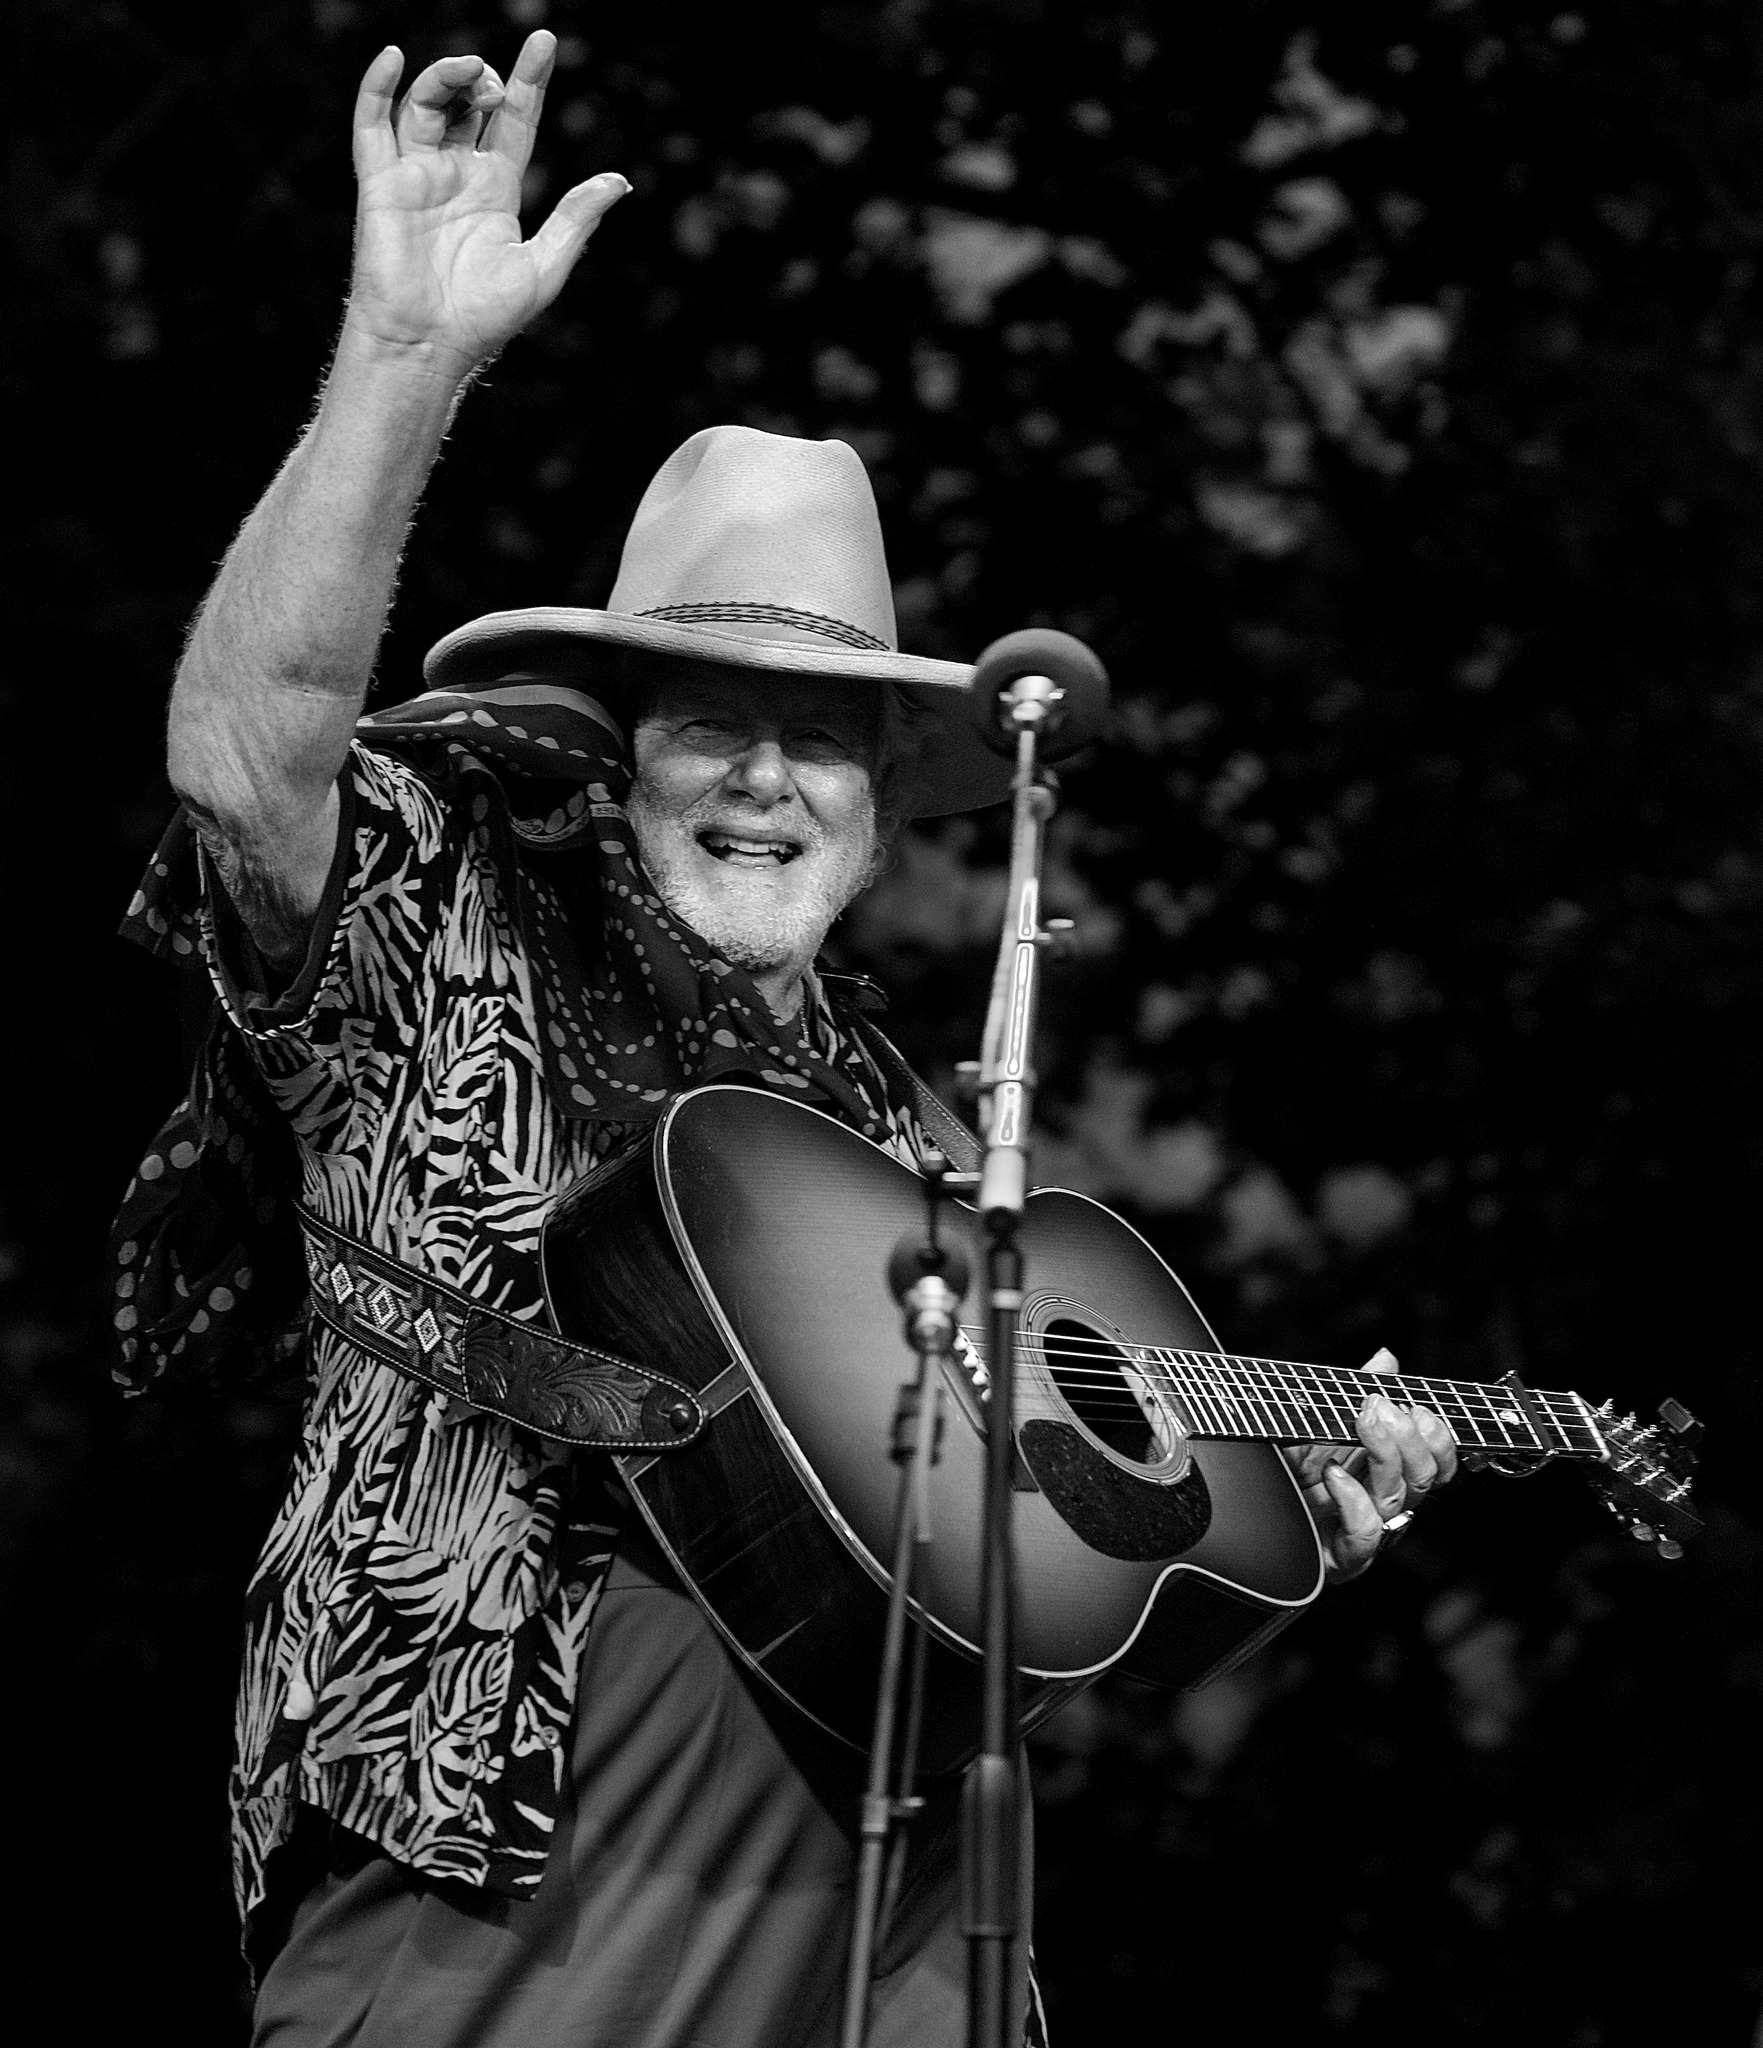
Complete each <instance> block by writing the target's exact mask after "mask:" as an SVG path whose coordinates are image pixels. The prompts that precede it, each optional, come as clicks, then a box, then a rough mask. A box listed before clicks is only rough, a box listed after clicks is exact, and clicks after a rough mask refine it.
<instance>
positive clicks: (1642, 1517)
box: [1587, 1401, 1702, 1557]
mask: <svg viewBox="0 0 1763 2048" xmlns="http://www.w3.org/2000/svg"><path fill="white" fill-rule="evenodd" d="M1592 1420H1593V1421H1594V1422H1595V1423H1596V1424H1597V1428H1598V1434H1599V1435H1600V1436H1601V1437H1602V1438H1603V1439H1604V1455H1603V1457H1602V1458H1601V1459H1600V1460H1599V1462H1598V1463H1597V1464H1595V1465H1592V1466H1590V1467H1589V1468H1588V1471H1587V1477H1588V1478H1589V1479H1590V1480H1591V1483H1592V1484H1593V1486H1595V1487H1596V1488H1597V1489H1598V1491H1599V1493H1600V1494H1601V1495H1602V1496H1603V1498H1604V1504H1605V1505H1606V1506H1607V1507H1608V1508H1609V1510H1610V1512H1611V1513H1612V1514H1613V1515H1614V1516H1615V1517H1616V1519H1617V1520H1618V1521H1619V1522H1621V1523H1622V1524H1623V1526H1624V1527H1625V1528H1626V1529H1627V1530H1628V1533H1629V1534H1630V1535H1631V1536H1632V1537H1634V1538H1635V1540H1636V1541H1637V1542H1639V1543H1656V1544H1657V1545H1658V1546H1659V1555H1660V1556H1661V1557H1681V1556H1682V1555H1683V1546H1684V1545H1685V1544H1686V1543H1688V1542H1689V1540H1690V1539H1691V1537H1693V1536H1696V1535H1699V1534H1700V1532H1701V1527H1702V1523H1701V1518H1700V1517H1699V1516H1698V1515H1697V1514H1696V1513H1695V1511H1694V1509H1693V1508H1692V1507H1691V1505H1690V1481H1691V1479H1692V1478H1693V1477H1694V1475H1695V1469H1696V1445H1697V1444H1698V1443H1700V1441H1701V1439H1702V1425H1701V1424H1700V1423H1699V1422H1698V1421H1697V1420H1696V1418H1695V1417H1694V1416H1693V1415H1692V1414H1691V1413H1690V1411H1689V1410H1688V1409H1687V1408H1686V1407H1684V1405H1683V1404H1682V1402H1681V1401H1662V1402H1661V1403H1660V1404H1659V1420H1658V1421H1657V1422H1649V1423H1646V1424H1645V1425H1643V1424H1641V1423H1638V1422H1637V1421H1636V1420H1635V1418H1634V1417H1633V1416H1632V1415H1623V1416H1618V1415H1617V1414H1616V1413H1615V1411H1614V1410H1613V1408H1612V1407H1611V1404H1610V1403H1609V1402H1608V1401H1606V1402H1605V1403H1604V1405H1603V1407H1602V1408H1599V1409H1597V1410H1596V1411H1595V1412H1594V1413H1593V1416H1592Z"/></svg>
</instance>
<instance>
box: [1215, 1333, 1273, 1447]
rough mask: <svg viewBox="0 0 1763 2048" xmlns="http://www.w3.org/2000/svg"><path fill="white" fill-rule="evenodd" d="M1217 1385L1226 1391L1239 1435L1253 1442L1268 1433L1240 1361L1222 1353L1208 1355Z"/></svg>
mask: <svg viewBox="0 0 1763 2048" xmlns="http://www.w3.org/2000/svg"><path fill="white" fill-rule="evenodd" d="M1208 1356H1209V1358H1210V1363H1211V1366H1212V1369H1213V1373H1214V1378H1215V1381H1216V1383H1217V1384H1219V1385H1221V1386H1222V1387H1223V1389H1224V1392H1225V1396H1226V1399H1227V1400H1228V1401H1229V1404H1230V1408H1231V1412H1232V1413H1233V1415H1234V1416H1235V1418H1236V1425H1237V1433H1238V1434H1239V1435H1240V1436H1243V1437H1246V1438H1248V1439H1250V1440H1251V1441H1253V1440H1254V1439H1256V1438H1259V1437H1261V1436H1263V1435H1265V1434H1266V1433H1267V1429H1266V1418H1265V1417H1264V1416H1258V1415H1257V1414H1256V1412H1255V1410H1256V1406H1257V1403H1256V1400H1255V1395H1254V1390H1253V1387H1252V1385H1251V1383H1250V1382H1249V1381H1248V1379H1247V1378H1246V1377H1245V1376H1244V1374H1243V1373H1242V1372H1241V1370H1240V1369H1239V1361H1238V1360H1237V1359H1235V1358H1232V1357H1229V1356H1228V1355H1226V1354H1222V1353H1212V1354H1209V1355H1208Z"/></svg>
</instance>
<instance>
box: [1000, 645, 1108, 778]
mask: <svg viewBox="0 0 1763 2048" xmlns="http://www.w3.org/2000/svg"><path fill="white" fill-rule="evenodd" d="M967 691H968V696H967V704H968V709H969V711H970V712H971V713H972V715H973V721H974V723H975V725H977V726H978V728H979V732H980V737H981V738H982V739H983V740H984V741H985V743H986V745H987V746H988V747H990V748H991V749H992V751H993V752H994V753H997V754H1014V753H1015V752H1016V736H1017V734H1018V732H1019V731H1020V730H1021V729H1022V727H1023V726H1025V725H1032V726H1033V727H1034V728H1035V736H1036V748H1035V751H1036V753H1037V755H1038V756H1039V758H1040V759H1041V760H1042V761H1064V760H1068V759H1069V758H1070V757H1071V756H1072V755H1073V754H1075V753H1078V752H1079V751H1080V750H1081V749H1082V748H1084V747H1087V746H1088V745H1089V743H1090V742H1091V740H1093V739H1095V738H1096V736H1097V735H1098V734H1099V733H1100V731H1101V729H1102V722H1103V720H1104V719H1105V718H1106V716H1107V714H1108V671H1107V670H1106V669H1105V668H1103V666H1102V664H1101V662H1100V661H1099V660H1098V659H1097V658H1096V656H1095V655H1094V654H1093V653H1092V652H1091V651H1090V649H1089V648H1087V647H1086V646H1085V645H1084V643H1083V642H1082V641H1081V640H1074V639H1073V638H1072V636H1071V635H1070V634H1069V633H1059V632H1055V631H1054V629H1053V628H1052V627H1051V626H1025V627H1023V628H1022V630H1021V631H1020V632H1016V633H1006V634H1005V635H1004V637H1003V639H1001V640H994V641H993V642H992V644H991V646H990V647H988V648H987V649H986V651H985V652H984V653H983V654H982V655H981V656H980V658H979V659H978V661H976V662H975V663H974V665H973V676H972V679H971V680H970V681H969V683H968V686H967Z"/></svg>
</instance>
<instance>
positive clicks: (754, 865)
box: [628, 662, 881, 1015]
mask: <svg viewBox="0 0 1763 2048" xmlns="http://www.w3.org/2000/svg"><path fill="white" fill-rule="evenodd" d="M632 744H633V749H634V755H635V766H636V775H635V779H634V782H633V784H632V788H631V795H630V803H629V806H628V808H629V812H630V820H631V826H632V829H633V831H634V832H635V833H636V839H637V851H638V854H639V855H640V856H641V859H642V863H643V866H644V868H645V869H646V870H647V871H648V874H649V877H650V879H651V880H652V881H653V882H654V884H655V887H656V890H657V891H658V893H659V894H660V896H661V900H662V901H663V902H664V903H665V904H666V905H667V907H668V909H669V910H671V911H672V912H673V914H674V915H675V916H676V917H677V918H679V919H680V920H681V922H682V923H684V924H687V925H689V926H690V927H691V929H692V930H693V931H695V932H696V933H698V935H699V936H700V937H701V938H705V939H708V940H709V942H710V943H711V945H713V946H714V947H715V948H716V950H717V951H718V952H719V953H721V954H722V956H723V957H724V959H726V960H730V961H732V962H733V963H734V964H735V965H736V966H737V967H744V968H746V969H747V970H748V971H749V972H750V973H751V974H753V975H754V976H755V978H756V979H757V980H758V982H759V985H760V987H761V988H762V989H763V990H764V992H765V995H766V998H767V1000H768V1001H769V1002H770V1003H771V1006H772V1008H773V1009H774V1010H776V1011H777V1012H778V1013H779V1014H780V1015H787V1014H789V1013H790V1012H791V1011H793V1010H794V1008H795V1006H796V1002H797V999H798V993H799V990H798V984H799V982H800V979H801V976H802V973H803V971H804V969H806V968H807V967H808V966H809V964H810V963H811V962H812V961H813V959H814V956H815V954H816V953H817V952H818V951H819V950H820V945H821V941H822V940H823V939H824V938H825V936H826V933H827V929H828V927H829V926H830V925H831V923H832V921H833V919H834V918H835V917H837V916H838V914H839V912H840V911H841V910H843V909H844V907H845V905H846V904H847V903H849V902H850V900H851V898H852V897H853V896H855V895H856V894H857V893H858V891H859V890H860V889H862V888H863V886H864V885H865V883H867V882H868V881H869V879H870V877H871V875H872V874H873V872H874V869H875V861H876V852H877V838H876V818H875V782H876V773H877V768H878V763H879V756H880V751H881V693H880V691H879V690H878V689H876V688H875V687H874V686H873V685H868V684H862V683H823V682H814V681H805V680H804V681H798V680H796V679H794V678H791V677H787V676H779V675H764V674H755V673H754V672H753V671H752V670H750V669H739V668H725V667H723V666H721V665H720V664H713V663H708V662H701V663H700V662H693V663H684V662H682V663H680V664H678V665H677V666H676V667H672V668H670V669H669V670H667V671H666V672H664V674H663V675H662V677H661V678H660V679H659V680H658V681H656V682H654V683H652V684H650V685H649V687H648V688H647V690H646V691H645V692H644V694H643V697H642V700H641V704H640V708H639V710H638V712H637V715H636V728H635V733H634V736H633V742H632Z"/></svg>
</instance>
